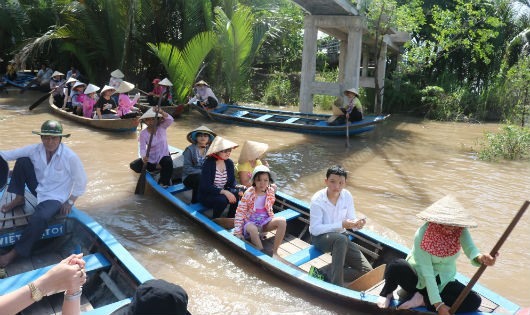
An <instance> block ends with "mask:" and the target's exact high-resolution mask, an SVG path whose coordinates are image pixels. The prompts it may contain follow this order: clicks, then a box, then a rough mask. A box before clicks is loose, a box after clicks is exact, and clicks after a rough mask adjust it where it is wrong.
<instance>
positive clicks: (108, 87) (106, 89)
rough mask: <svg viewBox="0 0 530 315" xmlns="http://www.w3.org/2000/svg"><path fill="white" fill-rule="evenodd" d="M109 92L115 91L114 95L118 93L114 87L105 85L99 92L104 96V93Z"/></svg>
mask: <svg viewBox="0 0 530 315" xmlns="http://www.w3.org/2000/svg"><path fill="white" fill-rule="evenodd" d="M108 90H113V92H112V94H114V93H116V89H115V88H113V87H112V86H110V85H105V86H104V87H103V88H102V89H101V92H99V94H103V92H105V91H108Z"/></svg>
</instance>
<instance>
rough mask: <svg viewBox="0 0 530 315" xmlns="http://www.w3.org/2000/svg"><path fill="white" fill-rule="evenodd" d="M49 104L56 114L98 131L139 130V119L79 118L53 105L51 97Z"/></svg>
mask: <svg viewBox="0 0 530 315" xmlns="http://www.w3.org/2000/svg"><path fill="white" fill-rule="evenodd" d="M49 103H50V107H51V109H52V111H53V112H54V113H55V114H57V115H59V116H61V117H64V118H67V119H69V120H73V121H75V122H77V123H80V124H83V125H86V126H90V127H93V128H96V129H101V130H107V131H120V132H134V131H136V129H137V128H138V124H139V121H138V119H137V118H126V119H121V118H116V119H92V118H87V117H84V116H78V115H75V114H73V113H71V112H67V111H65V110H62V109H61V108H59V107H57V105H55V104H54V103H53V97H52V96H51V95H50V98H49Z"/></svg>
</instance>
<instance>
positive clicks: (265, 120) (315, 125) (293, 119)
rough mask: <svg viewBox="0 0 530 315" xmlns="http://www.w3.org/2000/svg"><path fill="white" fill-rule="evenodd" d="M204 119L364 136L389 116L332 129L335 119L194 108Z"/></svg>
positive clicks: (242, 108) (225, 107)
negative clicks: (331, 120)
mask: <svg viewBox="0 0 530 315" xmlns="http://www.w3.org/2000/svg"><path fill="white" fill-rule="evenodd" d="M191 106H192V107H193V108H194V109H196V110H197V111H199V112H200V113H201V114H202V115H203V116H204V117H206V118H209V119H212V120H214V121H219V122H222V123H234V124H240V125H245V126H252V127H262V128H269V129H276V130H285V131H292V132H299V133H309V134H317V135H322V136H345V135H346V132H348V134H349V135H355V134H360V133H363V132H367V131H370V130H373V129H374V128H375V126H376V125H377V124H379V123H381V122H383V121H384V120H385V119H387V118H388V116H383V115H367V116H365V117H364V119H363V120H362V121H358V122H350V123H349V124H348V126H346V125H345V124H342V125H337V126H332V125H329V124H328V123H327V120H328V119H329V118H330V117H331V115H325V114H304V113H300V112H288V111H281V110H268V109H258V108H253V107H248V106H239V105H229V104H219V105H218V106H217V107H216V108H215V109H214V110H208V111H207V110H205V109H204V108H202V107H200V106H198V105H196V104H195V105H191Z"/></svg>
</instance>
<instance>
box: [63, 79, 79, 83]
mask: <svg viewBox="0 0 530 315" xmlns="http://www.w3.org/2000/svg"><path fill="white" fill-rule="evenodd" d="M77 81H79V80H77V79H76V78H74V77H69V78H68V80H66V83H65V84H68V83H72V82H77Z"/></svg>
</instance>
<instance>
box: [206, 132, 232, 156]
mask: <svg viewBox="0 0 530 315" xmlns="http://www.w3.org/2000/svg"><path fill="white" fill-rule="evenodd" d="M238 146H239V145H238V144H237V143H235V142H232V141H230V140H228V139H225V138H223V137H221V136H217V137H215V138H214V139H213V141H212V144H211V145H210V147H209V148H208V151H207V152H206V155H211V154H213V153H218V152H221V151H223V150H227V149H235V148H237V147H238Z"/></svg>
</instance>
